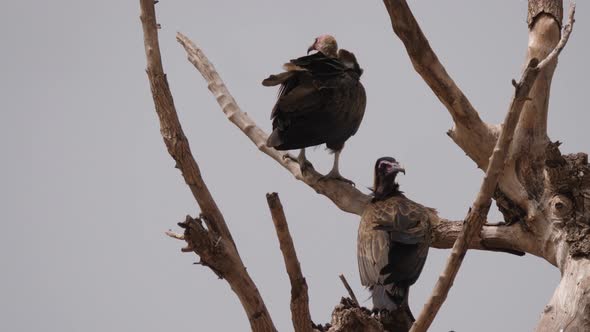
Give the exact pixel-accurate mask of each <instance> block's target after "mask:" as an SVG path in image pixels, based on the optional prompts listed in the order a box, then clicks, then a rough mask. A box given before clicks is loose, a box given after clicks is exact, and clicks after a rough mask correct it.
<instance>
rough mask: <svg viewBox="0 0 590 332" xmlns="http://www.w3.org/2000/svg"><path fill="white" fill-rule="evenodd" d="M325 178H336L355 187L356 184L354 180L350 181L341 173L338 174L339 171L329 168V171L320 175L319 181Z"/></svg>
mask: <svg viewBox="0 0 590 332" xmlns="http://www.w3.org/2000/svg"><path fill="white" fill-rule="evenodd" d="M326 180H337V181H342V182H345V183H348V184H349V185H351V186H353V187H355V186H356V185H355V184H354V182H352V181H350V180H349V179H347V178H345V177H343V176H342V175H340V173H339V172H338V171H336V170H331V171H330V173H328V174H326V175H324V176H322V177H321V178H320V181H326Z"/></svg>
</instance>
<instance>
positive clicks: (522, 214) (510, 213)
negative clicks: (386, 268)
mask: <svg viewBox="0 0 590 332" xmlns="http://www.w3.org/2000/svg"><path fill="white" fill-rule="evenodd" d="M140 3H141V21H142V25H143V32H144V41H145V50H146V56H147V64H148V65H147V73H148V77H149V80H150V85H151V89H152V95H153V98H154V103H155V106H156V112H157V114H158V117H159V120H160V125H161V133H162V137H163V138H164V142H165V143H166V146H167V148H168V151H169V153H170V155H171V156H172V157H173V158H174V159H175V161H176V165H177V168H179V169H180V170H181V172H182V175H183V177H184V179H185V181H186V183H187V185H188V186H189V187H190V189H191V191H192V193H193V195H194V197H195V199H196V201H197V203H198V204H199V206H200V208H201V210H202V214H201V216H200V217H198V218H192V217H190V216H187V217H186V220H185V221H184V222H181V223H179V225H180V226H181V227H183V228H185V232H184V234H176V233H173V232H169V233H168V235H169V236H172V237H175V238H178V239H182V240H184V241H186V242H187V243H188V245H187V247H185V248H183V251H189V252H190V251H194V252H195V253H196V254H197V255H199V257H200V259H201V264H202V265H205V266H207V267H209V268H210V269H211V270H212V271H213V272H215V273H216V274H217V275H218V276H219V277H220V278H223V279H225V280H226V281H227V282H228V283H229V285H230V287H231V288H232V290H233V291H234V292H235V293H236V295H237V296H238V298H239V299H240V301H241V303H242V306H243V307H244V310H245V312H246V314H247V316H248V319H249V321H250V325H251V328H252V330H253V331H275V330H276V328H275V327H274V325H273V322H272V318H271V317H270V315H269V313H268V310H267V309H266V306H265V304H264V301H263V300H262V298H261V296H260V293H259V292H258V290H257V287H256V285H255V283H254V282H253V280H252V279H251V278H250V276H249V274H248V272H247V271H246V268H245V267H244V264H243V262H242V260H241V258H240V255H239V252H238V249H237V247H236V245H235V243H234V241H233V239H232V235H231V232H230V230H229V229H228V227H227V225H226V223H225V221H224V219H223V215H222V214H221V212H220V210H219V209H218V208H217V205H216V203H215V201H214V200H213V198H212V197H211V194H210V193H209V191H208V189H207V186H206V185H205V183H204V181H203V179H202V177H201V174H200V171H199V167H198V165H197V163H196V161H195V159H194V158H193V156H192V154H191V151H190V148H189V144H188V140H187V138H186V136H185V135H184V133H183V131H182V128H181V125H180V123H179V120H178V117H177V114H176V110H175V107H174V102H173V99H172V94H171V92H170V89H169V86H168V82H167V79H166V75H165V74H164V70H163V67H162V62H161V54H160V49H159V44H158V35H157V31H158V30H157V29H158V28H159V25H158V23H157V21H156V14H155V9H154V4H155V3H157V1H154V0H140ZM384 3H385V7H386V9H387V12H388V14H389V16H390V18H391V24H392V27H393V31H394V32H395V34H396V35H397V37H399V38H400V39H401V41H402V42H403V43H404V45H405V47H406V50H407V53H408V55H409V57H410V60H411V62H412V64H413V66H414V68H415V69H416V71H417V72H418V74H420V76H421V77H422V78H423V79H424V81H425V82H426V83H427V84H428V86H429V87H430V88H431V89H432V91H433V92H434V94H435V95H436V96H437V97H438V98H439V100H440V101H441V102H442V104H443V105H444V106H445V107H446V108H447V110H448V111H449V113H450V115H451V117H452V119H453V122H454V127H453V129H451V130H449V132H448V133H447V134H448V135H449V136H450V137H451V139H452V140H453V141H454V142H455V143H456V144H457V145H458V146H459V147H460V148H461V149H462V150H463V151H465V153H466V154H467V156H469V157H470V158H471V159H472V160H473V161H474V162H475V163H476V165H477V166H478V167H479V168H480V169H482V170H483V171H485V176H484V179H483V182H482V185H481V189H480V192H479V194H478V196H477V198H476V200H475V202H474V204H473V206H472V208H471V209H470V212H469V214H468V215H467V217H466V219H465V220H464V221H449V220H446V219H443V218H439V219H436V220H432V234H431V236H432V239H433V241H432V246H433V247H436V248H453V249H452V251H451V255H450V256H449V259H448V262H447V266H446V267H445V270H444V271H443V273H442V274H441V276H440V278H439V281H438V283H437V285H436V286H435V289H434V290H433V293H432V296H431V298H430V299H429V300H428V301H427V303H426V304H425V306H424V309H423V310H422V312H421V313H420V315H419V316H418V319H417V321H416V322H415V323H414V324H413V325H411V322H410V323H408V322H407V321H406V320H404V318H403V317H401V318H400V321H399V322H397V323H396V322H394V324H393V325H388V324H387V323H385V322H380V321H379V320H378V319H376V318H375V317H373V316H371V315H370V313H369V312H368V311H367V310H366V309H364V308H360V307H358V302H357V301H356V300H346V299H343V301H342V303H341V304H339V305H338V306H337V307H336V308H335V309H334V312H333V314H332V320H331V324H328V325H327V326H319V325H318V326H315V325H313V324H312V323H311V316H310V313H309V307H308V296H307V284H306V281H305V278H304V277H303V274H302V272H301V268H300V267H299V262H298V260H297V257H296V254H295V248H294V245H293V242H292V240H291V237H290V235H289V231H288V226H287V222H286V218H285V215H284V212H283V209H282V205H281V204H280V201H279V200H278V196H277V195H276V194H270V195H268V196H267V199H268V203H269V207H270V210H271V214H272V219H273V222H274V225H275V228H276V231H277V236H278V238H279V242H280V245H281V251H282V252H283V257H284V259H285V265H286V268H287V273H288V275H289V279H290V281H291V311H292V320H293V326H294V328H295V330H296V331H313V330H329V331H353V330H354V331H357V330H362V331H384V330H385V329H387V330H390V331H391V330H394V331H398V330H399V331H402V330H403V331H405V330H408V329H409V328H410V325H411V329H412V331H425V330H427V329H428V327H429V326H430V324H431V323H432V321H433V320H434V318H435V316H436V313H437V312H438V309H439V308H440V306H441V305H442V304H443V302H444V300H445V299H446V296H447V293H448V291H449V289H450V287H451V285H452V283H453V280H454V278H455V276H456V274H457V273H458V270H459V267H460V265H461V262H462V260H463V257H464V256H465V253H466V251H467V249H480V250H495V251H507V252H516V253H518V252H526V253H529V254H533V255H536V256H539V257H541V258H544V259H545V260H546V261H547V262H548V263H550V264H552V265H554V266H555V267H557V268H558V269H559V270H560V271H561V275H562V279H561V282H560V283H559V285H558V287H557V289H556V290H555V293H554V295H553V297H552V298H551V300H550V302H549V304H547V306H546V308H545V310H544V312H543V314H542V316H541V320H540V321H539V323H538V326H537V331H560V330H563V331H590V165H589V164H588V157H587V154H585V153H577V154H570V155H562V154H561V152H560V151H559V145H560V143H559V142H557V141H556V142H552V141H551V140H550V139H549V137H548V136H547V113H548V104H549V103H548V101H549V91H550V87H551V79H552V76H553V73H554V71H555V69H556V66H557V59H558V55H559V53H560V52H561V51H562V50H563V48H564V47H565V45H566V43H567V41H568V38H569V36H570V33H571V32H572V28H573V23H574V12H575V5H572V6H571V7H570V11H569V16H568V17H569V18H568V21H567V23H566V24H563V3H562V0H529V1H528V4H529V5H528V29H529V43H528V52H527V57H526V59H525V62H524V63H525V65H524V68H523V72H522V75H521V78H520V80H519V81H515V80H513V85H514V89H515V91H514V96H513V98H512V101H511V103H510V107H509V110H508V112H507V115H506V118H505V120H504V123H503V124H502V125H490V124H487V123H486V122H484V121H483V120H482V119H481V118H480V116H479V114H478V113H477V111H476V110H475V108H474V107H473V106H472V105H471V103H470V102H469V100H468V98H467V97H466V96H465V94H464V93H463V92H462V91H461V90H460V88H459V87H458V86H457V85H456V84H455V82H454V81H453V80H452V78H451V77H450V75H449V74H448V73H447V72H446V70H445V68H444V67H443V65H442V64H441V63H440V61H439V60H438V58H437V56H436V54H435V53H434V51H433V50H432V48H431V47H430V45H429V43H428V40H427V39H426V37H425V36H424V34H423V33H422V31H421V29H420V26H419V25H418V23H417V22H416V19H415V18H414V16H413V14H412V12H411V10H410V8H409V6H408V4H407V3H406V1H404V0H384ZM177 39H178V41H179V42H180V44H181V45H182V46H183V47H184V48H185V50H186V52H187V55H188V59H189V61H190V62H191V63H192V64H193V65H194V66H195V67H196V68H197V70H198V71H199V72H200V73H201V74H202V76H203V77H204V78H205V80H206V81H207V83H208V86H209V90H211V92H212V93H213V95H214V96H215V98H216V99H217V101H218V103H219V105H220V107H221V109H222V111H223V113H224V114H225V115H226V116H227V118H228V119H229V120H230V121H231V122H232V123H234V124H235V125H236V126H237V127H238V128H239V129H240V130H241V131H242V132H244V134H245V135H246V136H247V137H248V138H249V139H250V140H251V141H252V142H253V143H254V144H255V145H256V147H257V148H258V149H259V150H260V151H261V152H262V153H264V154H266V155H268V156H270V157H271V158H273V159H274V160H275V161H276V162H277V163H279V165H281V166H282V167H284V168H285V169H286V170H287V171H289V172H291V173H292V174H293V175H294V176H295V178H296V179H298V180H300V181H302V182H304V183H305V184H307V185H309V186H310V187H312V188H313V189H314V190H315V191H316V192H317V193H319V194H321V195H324V196H326V197H328V198H329V199H330V200H331V201H332V202H333V203H334V204H335V205H336V206H337V207H338V208H340V209H341V210H343V211H346V212H349V213H353V214H357V215H361V214H362V212H363V210H364V208H365V207H366V205H367V204H368V203H369V201H370V198H369V196H368V195H365V194H363V193H362V192H360V191H359V190H357V189H356V188H354V187H352V186H350V185H348V184H345V183H343V182H339V181H334V180H330V181H319V180H320V177H321V174H319V173H317V172H315V171H314V170H313V168H312V169H311V170H310V171H308V172H305V173H304V174H303V173H301V171H300V169H299V166H298V164H297V163H296V162H293V161H292V159H291V158H284V155H285V153H283V152H279V151H276V150H274V149H272V148H268V147H267V146H266V145H265V142H266V138H267V134H266V133H265V132H264V131H263V130H262V129H260V128H259V127H258V126H257V125H256V124H255V123H254V121H252V119H250V118H249V117H248V115H247V114H246V113H244V112H242V111H241V110H240V108H239V106H238V105H237V103H236V101H235V100H234V99H233V97H232V96H231V94H230V93H229V91H228V90H227V88H226V87H225V84H224V83H223V81H222V80H221V77H220V76H219V74H218V73H217V72H216V70H215V68H214V67H213V65H212V64H211V63H210V62H209V60H208V59H207V58H206V56H205V55H204V53H203V51H202V50H200V49H199V48H198V47H197V46H196V45H195V44H194V43H192V42H191V41H190V40H189V39H188V38H187V37H186V36H184V35H182V34H180V33H179V34H178V35H177ZM492 199H494V200H495V202H496V204H497V206H498V208H499V210H500V211H501V212H502V214H503V216H504V222H503V223H500V224H494V225H492V224H485V222H486V218H487V213H488V210H489V208H490V205H491V201H492ZM345 285H346V283H345ZM351 297H352V298H353V299H354V294H351ZM396 324H398V325H396ZM384 325H385V327H384ZM391 326H393V327H391Z"/></svg>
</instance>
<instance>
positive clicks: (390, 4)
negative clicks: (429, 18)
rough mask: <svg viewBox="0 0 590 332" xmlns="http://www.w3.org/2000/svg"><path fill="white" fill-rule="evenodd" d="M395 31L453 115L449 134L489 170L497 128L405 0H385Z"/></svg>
mask: <svg viewBox="0 0 590 332" xmlns="http://www.w3.org/2000/svg"><path fill="white" fill-rule="evenodd" d="M383 2H384V3H385V7H386V8H387V11H388V13H389V17H390V19H391V26H392V27H393V31H394V32H395V34H396V35H397V36H398V37H399V38H400V39H401V41H402V42H403V43H404V46H405V47H406V51H407V52H408V55H409V56H410V60H411V61H412V65H413V66H414V69H416V71H417V72H418V74H420V76H422V78H423V79H424V81H425V82H426V84H428V86H429V87H430V88H431V89H432V92H434V94H435V95H436V96H437V97H438V99H439V100H440V101H441V102H442V103H443V105H445V107H446V108H447V109H448V111H449V113H450V114H451V116H452V117H453V121H454V123H455V128H454V129H452V130H449V132H448V135H449V136H450V137H451V138H452V139H453V140H454V141H455V142H456V143H457V145H459V146H460V147H461V148H462V149H463V151H465V153H467V155H468V156H469V157H470V158H471V159H473V161H475V163H476V164H477V166H478V167H479V168H481V169H482V170H485V169H486V167H487V165H488V158H489V157H490V155H491V154H492V149H493V147H494V144H495V142H496V137H497V129H496V128H495V127H491V126H489V125H487V124H486V123H485V122H483V121H482V120H481V118H480V117H479V114H478V113H477V111H476V110H475V109H474V108H473V106H472V105H471V103H470V102H469V100H468V99H467V97H466V96H465V94H463V92H462V91H461V89H459V87H458V86H457V84H455V82H454V81H453V79H452V78H451V77H450V76H449V74H448V73H447V71H446V70H445V68H444V67H443V65H442V64H441V63H440V61H439V60H438V57H437V56H436V54H435V53H434V51H433V50H432V48H431V47H430V44H429V43H428V40H427V39H426V36H424V33H422V29H420V26H419V25H418V22H416V19H415V18H414V15H413V14H412V11H411V10H410V7H409V6H408V4H407V2H406V1H405V0H384V1H383Z"/></svg>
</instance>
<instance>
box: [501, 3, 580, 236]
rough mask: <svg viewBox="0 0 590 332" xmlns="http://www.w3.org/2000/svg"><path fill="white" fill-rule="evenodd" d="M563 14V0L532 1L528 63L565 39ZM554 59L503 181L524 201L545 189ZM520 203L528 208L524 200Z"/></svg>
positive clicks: (535, 92)
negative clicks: (562, 26)
mask: <svg viewBox="0 0 590 332" xmlns="http://www.w3.org/2000/svg"><path fill="white" fill-rule="evenodd" d="M570 14H571V13H570ZM562 16H563V1H562V0H530V1H529V22H530V24H529V41H528V44H527V55H526V63H528V62H529V61H530V60H531V59H534V58H536V59H545V58H546V57H547V56H548V55H549V52H551V51H552V50H554V49H556V47H557V44H558V42H559V41H560V40H561V20H562ZM570 17H571V16H570ZM553 59H554V60H553V61H552V62H551V63H550V64H548V65H547V66H545V67H544V68H545V69H544V70H543V71H542V72H540V73H539V77H538V78H537V80H536V81H535V84H534V85H533V87H532V89H531V91H530V93H529V98H530V99H531V100H530V102H527V103H526V104H525V105H524V108H523V110H522V115H521V117H520V121H519V123H518V126H517V128H516V131H515V133H514V144H513V145H512V147H511V149H510V150H511V151H510V153H509V161H508V164H507V167H506V170H505V173H506V175H505V177H504V178H505V180H504V179H503V180H502V181H501V182H500V188H501V189H502V191H504V192H509V191H513V192H514V191H520V192H521V194H520V195H519V196H515V195H511V196H512V198H513V199H514V198H516V200H519V201H520V202H522V201H524V200H529V199H531V198H532V199H533V200H534V201H537V202H538V201H540V200H541V196H542V194H543V191H544V176H543V169H544V167H545V148H546V146H547V144H549V137H548V136H547V117H548V110H549V97H550V90H551V81H552V78H553V73H554V72H555V68H556V67H557V58H553ZM524 188H526V190H525V189H524ZM518 204H519V205H520V206H521V207H525V208H526V206H523V204H522V203H518ZM527 212H530V211H527ZM532 227H535V225H532Z"/></svg>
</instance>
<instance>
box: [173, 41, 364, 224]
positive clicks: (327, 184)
mask: <svg viewBox="0 0 590 332" xmlns="http://www.w3.org/2000/svg"><path fill="white" fill-rule="evenodd" d="M176 39H177V40H178V42H179V43H180V44H181V45H182V46H183V47H184V49H185V50H186V52H187V54H188V60H189V61H190V62H191V63H192V64H193V65H194V66H195V67H196V68H197V70H198V71H199V72H200V73H201V75H203V77H204V78H205V80H206V81H207V83H208V87H209V90H210V91H211V92H212V93H213V95H214V96H215V98H216V99H217V102H218V103H219V106H221V109H222V111H223V113H225V115H226V116H227V118H228V119H229V120H230V121H231V122H232V123H233V124H235V125H236V126H237V127H238V128H240V130H242V131H243V132H244V133H245V134H246V136H248V138H250V140H251V141H252V142H253V143H254V144H255V145H256V147H257V148H258V149H259V150H260V151H262V152H264V153H265V154H266V155H268V156H269V157H271V158H273V159H274V160H275V161H277V162H278V163H279V164H280V165H281V166H283V167H284V168H285V169H287V170H288V171H289V172H291V174H293V175H294V176H295V178H296V179H298V180H301V181H303V182H304V183H306V184H307V185H309V186H310V187H312V188H313V189H314V190H315V191H316V192H317V193H319V194H322V195H324V196H326V197H328V198H329V199H330V200H332V202H334V204H336V205H337V206H338V207H339V208H340V209H341V210H343V211H346V212H350V213H354V214H358V215H360V214H361V213H362V211H363V210H364V208H365V206H366V204H367V203H368V202H369V200H370V199H369V196H367V195H365V194H363V193H362V192H360V191H359V190H358V189H356V188H354V187H352V186H350V185H348V184H346V183H344V182H342V181H337V180H322V179H321V176H322V175H321V174H319V173H318V172H316V171H315V170H313V169H311V170H310V171H309V172H308V171H306V172H305V174H302V173H301V170H300V169H299V165H298V164H297V163H296V162H294V161H292V160H291V159H290V158H285V155H286V153H283V152H280V151H277V150H275V149H273V148H269V147H267V146H266V139H267V138H268V135H267V134H266V133H265V132H264V131H263V130H262V129H260V128H259V127H258V126H257V125H256V123H254V121H253V120H252V119H251V118H250V117H249V116H248V115H247V114H246V113H244V112H242V110H241V109H240V107H239V106H238V104H237V103H236V101H235V100H234V98H233V97H232V96H231V94H230V93H229V91H228V90H227V88H226V86H225V84H224V83H223V80H222V79H221V77H220V76H219V74H218V73H217V71H216V70H215V68H214V67H213V64H211V62H209V59H207V57H206V56H205V54H204V53H203V51H201V49H199V48H198V47H197V46H196V45H195V44H194V43H193V42H192V41H191V40H190V39H188V38H187V37H186V36H184V35H183V34H181V33H178V34H177V36H176Z"/></svg>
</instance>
